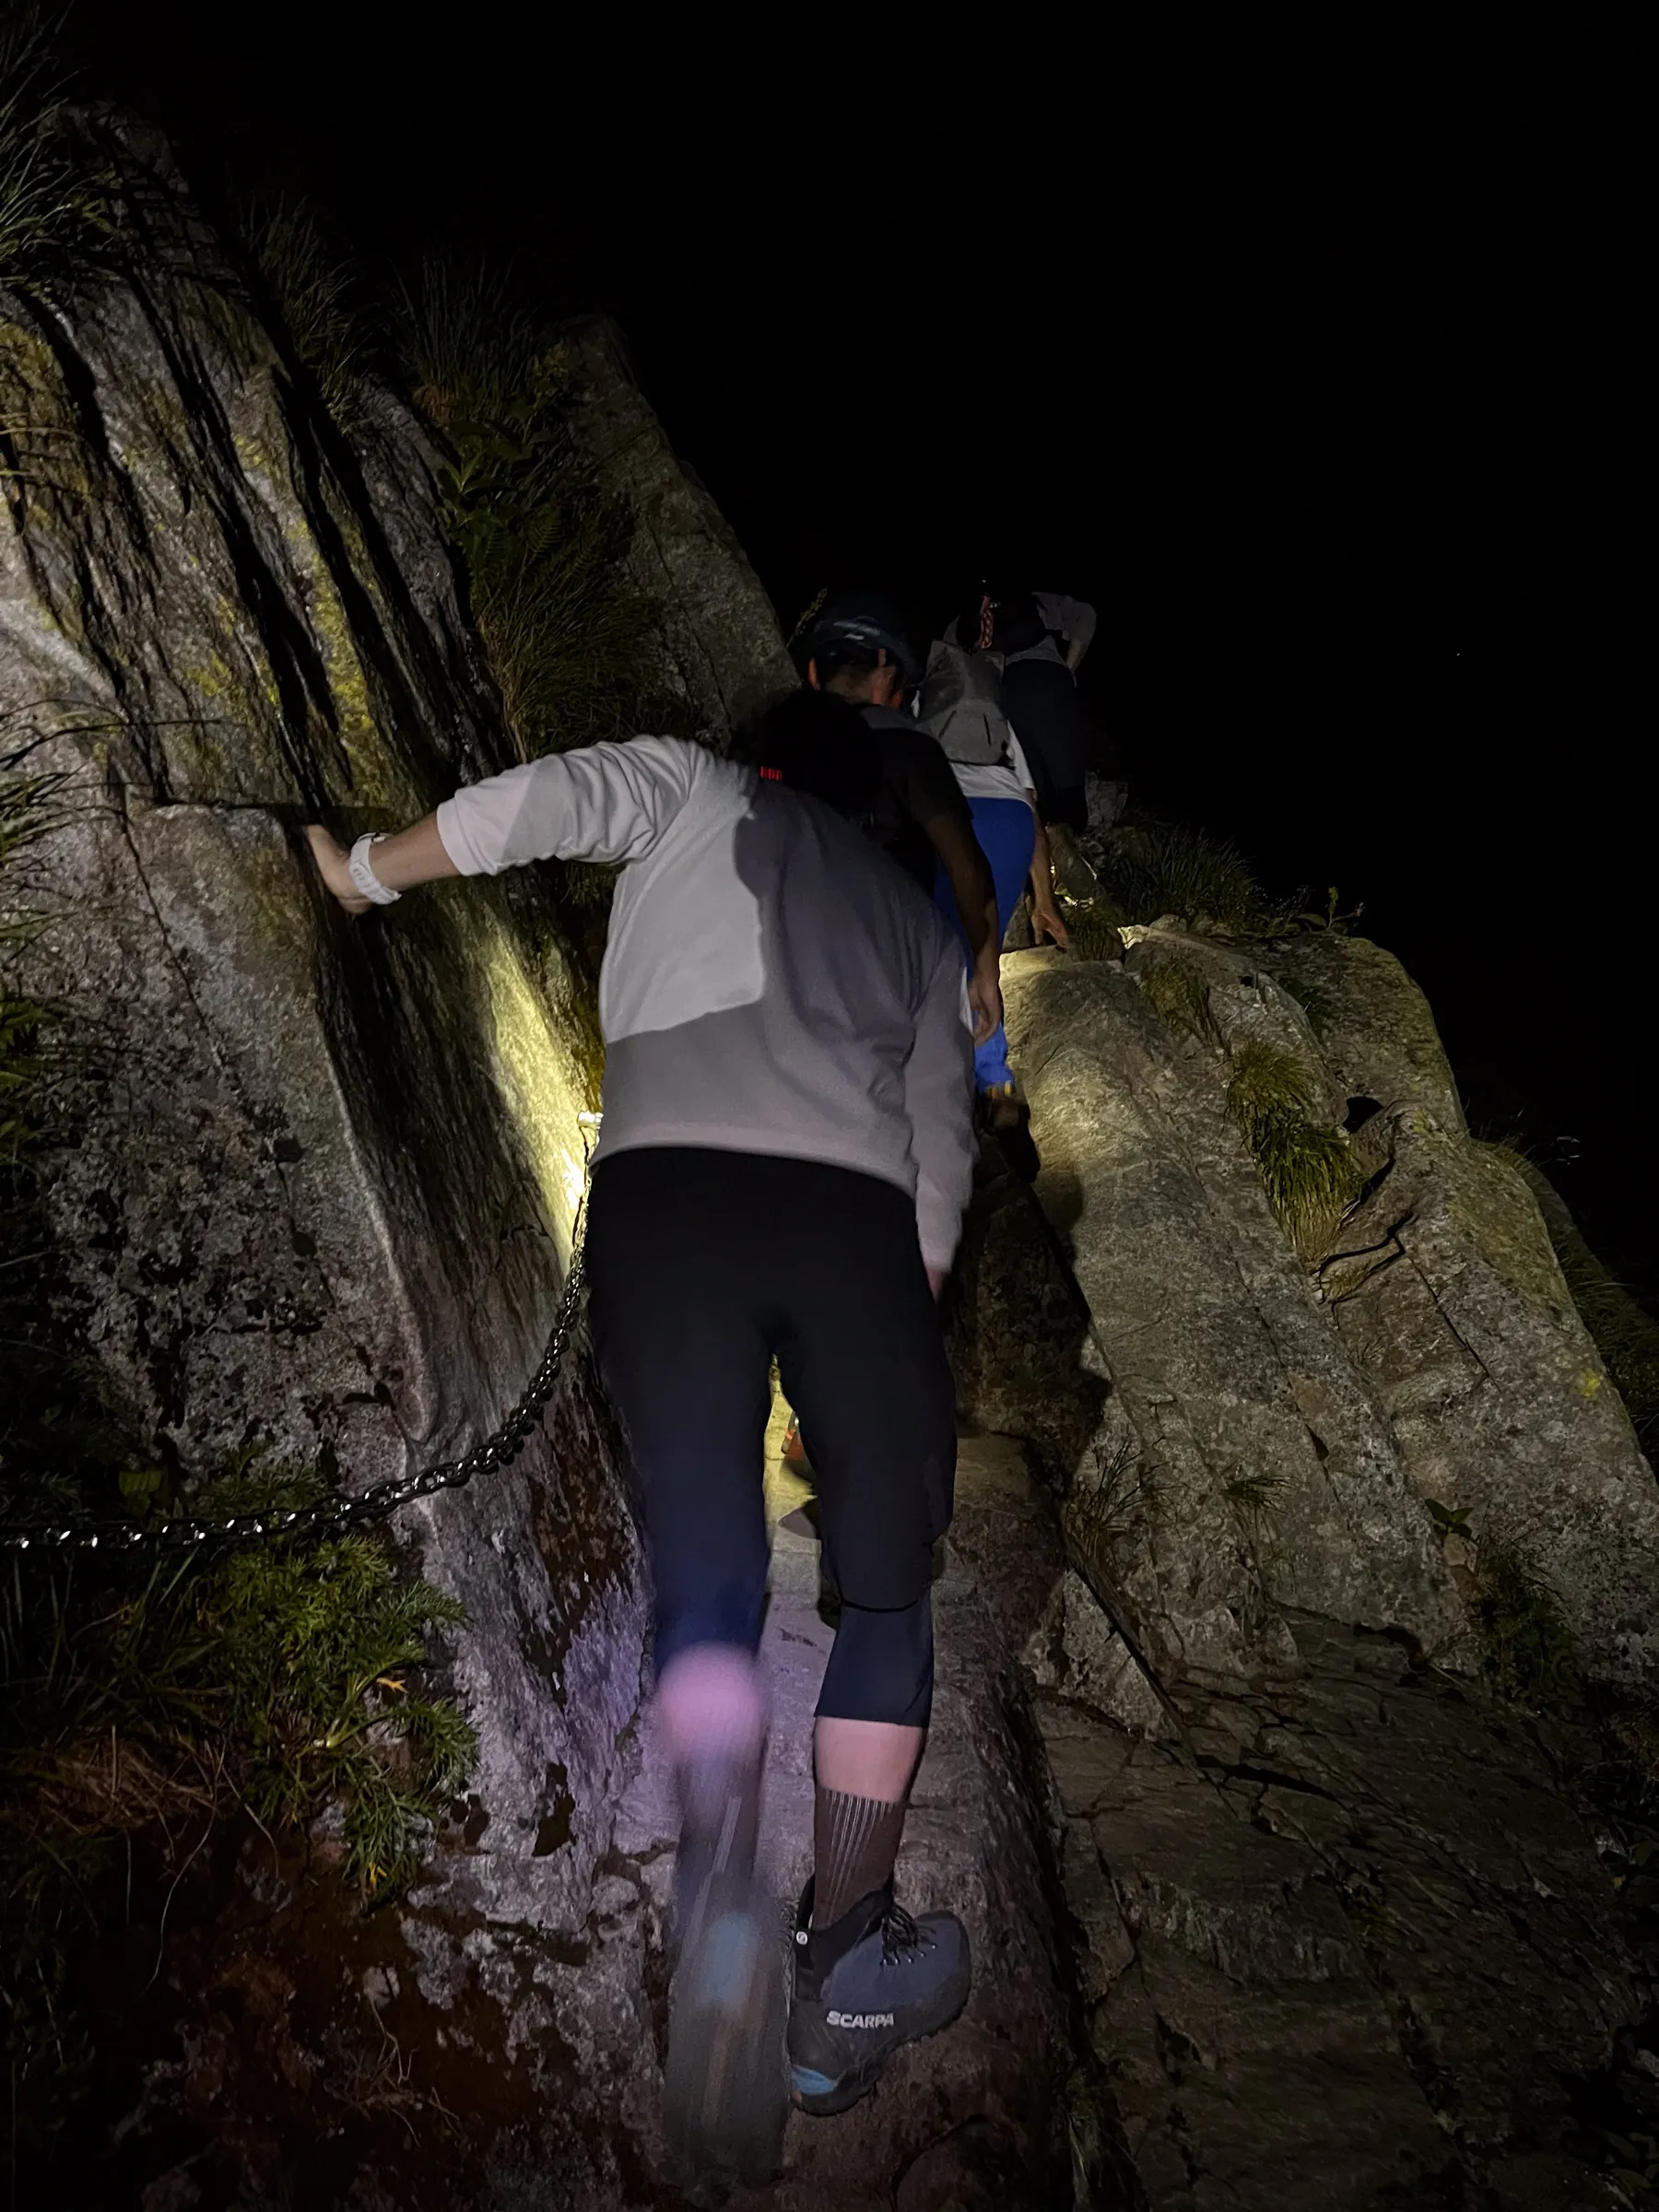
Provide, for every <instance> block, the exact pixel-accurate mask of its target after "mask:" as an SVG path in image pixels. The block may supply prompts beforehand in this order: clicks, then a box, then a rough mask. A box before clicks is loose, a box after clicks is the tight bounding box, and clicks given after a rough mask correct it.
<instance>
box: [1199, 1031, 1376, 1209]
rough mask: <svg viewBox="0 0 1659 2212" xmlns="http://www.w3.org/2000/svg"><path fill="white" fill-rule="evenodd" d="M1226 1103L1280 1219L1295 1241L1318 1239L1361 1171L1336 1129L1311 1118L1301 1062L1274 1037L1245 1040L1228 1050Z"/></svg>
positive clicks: (1349, 1197) (1355, 1190) (1348, 1199)
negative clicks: (1271, 1041)
mask: <svg viewBox="0 0 1659 2212" xmlns="http://www.w3.org/2000/svg"><path fill="white" fill-rule="evenodd" d="M1227 1104H1228V1111H1229V1112H1230V1113H1231V1115H1232V1117H1233V1119H1234V1120H1235V1121H1236V1122H1237V1123H1238V1124H1239V1127H1240V1128H1241V1130H1242V1132H1243V1134H1244V1141H1245V1143H1246V1144H1247V1145H1248V1146H1249V1147H1250V1149H1251V1151H1252V1152H1253V1154H1254V1155H1255V1163H1256V1166H1257V1168H1258V1169H1259V1170H1260V1171H1261V1177H1262V1181H1263V1182H1264V1184H1265V1186H1266V1191H1267V1198H1268V1202H1269V1204H1270V1205H1271V1206H1272V1207H1273V1210H1274V1212H1275V1214H1276V1215H1277V1217H1278V1219H1279V1222H1280V1224H1281V1226H1282V1227H1283V1228H1284V1229H1285V1230H1287V1231H1288V1233H1289V1235H1291V1236H1292V1237H1294V1238H1295V1240H1296V1241H1297V1243H1298V1244H1299V1245H1303V1246H1312V1245H1315V1244H1317V1243H1318V1242H1319V1241H1321V1240H1322V1239H1323V1238H1324V1237H1326V1236H1328V1235H1329V1234H1330V1232H1331V1230H1333V1229H1335V1225H1336V1223H1337V1222H1338V1221H1339V1220H1340V1219H1341V1218H1342V1213H1343V1209H1344V1208H1345V1207H1346V1206H1348V1205H1350V1204H1351V1203H1352V1201H1353V1200H1354V1199H1355V1198H1356V1197H1357V1196H1358V1195H1359V1188H1360V1184H1361V1182H1362V1180H1363V1179H1362V1177H1361V1176H1360V1173H1359V1166H1358V1164H1357V1163H1356V1161H1355V1159H1354V1158H1353V1155H1352V1154H1351V1153H1350V1152H1349V1150H1348V1147H1347V1139H1346V1138H1345V1137H1344V1136H1343V1135H1342V1133H1341V1131H1340V1130H1338V1129H1330V1128H1326V1127H1324V1125H1322V1124H1320V1123H1318V1122H1316V1121H1314V1120H1313V1118H1312V1113H1313V1087H1312V1083H1311V1082H1310V1080H1309V1078H1308V1076H1307V1073H1306V1071H1305V1069H1303V1067H1302V1066H1301V1065H1300V1063H1299V1062H1298V1061H1297V1060H1296V1059H1294V1058H1293V1057H1292V1055H1291V1054H1290V1053H1286V1052H1281V1051H1280V1050H1279V1049H1278V1048H1277V1046H1276V1045H1271V1044H1265V1043H1263V1042H1261V1041H1259V1040H1256V1039H1250V1040H1247V1041H1245V1042H1243V1043H1241V1044H1240V1045H1239V1046H1238V1047H1237V1048H1236V1049H1235V1050H1234V1052H1233V1054H1232V1066H1231V1071H1230V1075H1229V1077H1228V1083H1227Z"/></svg>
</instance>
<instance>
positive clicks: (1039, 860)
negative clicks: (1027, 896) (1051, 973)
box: [1026, 791, 1070, 945]
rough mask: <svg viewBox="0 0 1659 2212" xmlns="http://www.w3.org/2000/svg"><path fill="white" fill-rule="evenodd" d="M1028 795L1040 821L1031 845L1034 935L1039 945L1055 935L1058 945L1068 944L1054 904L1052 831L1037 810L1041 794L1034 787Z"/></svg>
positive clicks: (1034, 814) (1032, 816)
mask: <svg viewBox="0 0 1659 2212" xmlns="http://www.w3.org/2000/svg"><path fill="white" fill-rule="evenodd" d="M1026 796H1027V797H1028V798H1029V799H1030V802H1031V818H1032V820H1033V821H1034V822H1035V823H1036V825H1037V835H1036V838H1035V839H1034V841H1033V842H1032V845H1031V935H1032V938H1033V939H1034V940H1035V942H1036V943H1037V944H1039V945H1041V942H1042V940H1043V938H1044V937H1053V940H1054V942H1055V944H1056V945H1065V944H1067V943H1069V942H1070V940H1069V938H1068V937H1067V935H1066V934H1065V923H1064V922H1062V921H1061V919H1060V910H1059V909H1058V907H1056V906H1055V904H1054V864H1053V860H1052V859H1051V858H1050V857H1049V841H1048V831H1047V830H1045V829H1044V828H1043V826H1042V819H1041V816H1040V815H1039V814H1038V812H1037V794H1036V793H1035V792H1034V791H1030V792H1028V793H1027V794H1026Z"/></svg>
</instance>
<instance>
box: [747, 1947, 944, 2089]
mask: <svg viewBox="0 0 1659 2212" xmlns="http://www.w3.org/2000/svg"><path fill="white" fill-rule="evenodd" d="M972 1987H973V1972H972V1969H971V1967H968V1968H965V1969H964V1971H963V1974H962V1986H961V1990H960V1993H959V1994H958V1996H957V1998H956V2001H955V2003H954V2004H953V2005H952V2006H951V2008H950V2010H949V2011H948V2012H947V2014H946V2015H945V2017H944V2018H943V2019H942V2020H938V2021H935V2024H934V2026H933V2027H931V2028H924V2030H923V2031H922V2033H921V2034H920V2035H907V2036H906V2037H905V2039H904V2041H903V2042H901V2043H896V2044H895V2045H894V2046H893V2048H892V2049H891V2050H890V2051H884V2052H883V2053H882V2054H881V2056H880V2057H879V2058H878V2059H877V2060H876V2062H875V2063H874V2065H870V2066H868V2067H863V2066H861V2067H858V2068H856V2069H855V2070H854V2071H853V2073H851V2074H843V2075H842V2076H841V2079H840V2080H839V2081H838V2082H837V2083H836V2085H835V2087H834V2088H832V2089H821V2090H817V2091H809V2090H805V2089H802V2088H799V2087H798V2086H794V2084H793V2080H792V2088H791V2096H792V2098H793V2100H794V2106H795V2110H796V2111H797V2112H806V2113H807V2114H809V2115H810V2116H811V2118H813V2119H815V2120H830V2119H833V2118H834V2116H835V2114H836V2113H837V2112H851V2111H852V2109H853V2106H854V2105H855V2104H858V2103H860V2102H861V2101H862V2100H864V2099H865V2097H867V2096H868V2095H869V2093H870V2091H871V2090H872V2089H873V2088H875V2087H876V2085H877V2082H878V2081H879V2080H880V2079H881V2077H882V2076H883V2075H884V2074H885V2073H886V2072H887V2069H888V2066H889V2065H891V2064H892V2062H893V2060H894V2059H895V2058H897V2057H898V2055H899V2053H900V2051H908V2050H909V2049H910V2047H911V2045H912V2043H925V2042H926V2041H928V2040H929V2039H930V2038H931V2037H933V2036H935V2035H943V2034H944V2032H945V2030H946V2029H947V2028H950V2027H954V2026H955V2024H956V2022H957V2021H958V2020H959V2018H961V2015H962V2007H963V2006H965V2005H966V2004H967V2002H968V1998H969V1995H970V1994H971V1990H972Z"/></svg>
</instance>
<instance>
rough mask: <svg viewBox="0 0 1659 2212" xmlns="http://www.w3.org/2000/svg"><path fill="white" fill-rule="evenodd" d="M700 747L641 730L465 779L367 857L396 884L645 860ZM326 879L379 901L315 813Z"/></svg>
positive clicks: (343, 893) (348, 903)
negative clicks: (624, 738)
mask: <svg viewBox="0 0 1659 2212" xmlns="http://www.w3.org/2000/svg"><path fill="white" fill-rule="evenodd" d="M697 761H698V749H697V747H694V746H688V745H685V744H682V743H681V741H680V740H679V739H677V738H673V737H636V738H634V739H632V740H630V741H629V742H628V743H626V744H620V745H591V746H583V747H581V748H580V750H578V751H576V752H571V753H554V754H549V755H548V756H547V758H546V759H541V760H532V761H529V762H527V763H526V764H525V765H524V767H523V768H510V769H509V770H508V771H506V773H505V774H504V775H500V776H489V777H487V778H486V779H485V780H484V782H481V783H468V784H464V785H463V786H462V788H461V789H460V790H459V791H458V792H456V794H454V796H453V798H450V799H445V801H444V802H443V804H442V806H440V807H438V808H437V810H436V811H435V812H434V813H431V814H429V815H427V816H425V817H424V818H423V819H421V820H420V821H418V822H417V823H415V825H414V826H413V827H412V828H411V829H408V830H399V831H398V833H397V835H396V836H395V837H384V838H380V839H378V840H377V841H375V843H373V844H372V845H371V846H370V848H369V853H368V860H369V866H370V869H371V873H372V874H373V876H374V877H375V879H376V881H377V882H379V883H381V884H382V885H383V886H384V888H386V889H387V890H388V891H396V892H400V893H401V892H403V891H406V890H412V889H413V888H415V886H416V885H417V884H421V883H432V882H435V881H437V880H438V878H439V877H444V876H494V875H496V874H498V873H499V872H500V870H501V869H502V868H515V867H522V866H523V865H524V863H525V862H527V861H532V860H549V859H552V858H554V857H555V856H558V857H559V858H562V859H566V860H609V861H618V860H637V859H639V858H640V857H641V855H642V854H643V853H646V852H648V851H649V850H650V847H651V845H652V844H653V841H655V839H656V838H657V837H658V836H659V835H660V834H661V832H662V831H663V830H665V828H666V827H667V825H668V823H669V822H671V821H672V820H673V819H674V817H675V816H676V814H677V813H678V811H679V809H680V807H681V806H683V805H684V803H685V800H686V797H687V794H688V792H689V790H690V786H691V779H692V777H693V776H694V775H695V773H696V771H697ZM306 835H307V837H308V838H309V839H310V840H311V848H312V854H313V856H314V858H315V860H316V863H317V868H318V872H319V873H320V874H321V876H322V877H323V881H324V884H325V885H326V886H327V888H328V889H329V890H331V891H332V892H333V893H334V895H335V898H336V899H337V900H339V902H340V904H341V905H342V906H343V907H344V908H345V909H346V911H347V913H350V914H363V913H367V912H368V911H369V907H370V904H371V901H370V900H367V899H365V898H364V897H363V895H362V893H361V892H360V891H359V889H358V888H357V886H356V884H355V883H353V881H352V879H351V876H350V873H349V871H348V868H347V852H346V849H345V847H344V846H342V845H340V844H339V843H338V842H337V841H335V839H334V838H333V837H331V836H330V835H329V833H328V831H327V830H324V829H323V828H322V827H320V825H318V824H317V823H314V822H313V823H312V824H311V825H310V826H309V827H308V829H307V830H306Z"/></svg>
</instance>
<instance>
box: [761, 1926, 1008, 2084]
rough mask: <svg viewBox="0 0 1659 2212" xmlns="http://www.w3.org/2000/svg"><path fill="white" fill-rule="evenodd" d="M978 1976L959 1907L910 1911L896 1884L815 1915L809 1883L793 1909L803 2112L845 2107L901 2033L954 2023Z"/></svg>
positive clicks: (795, 2049) (797, 2067)
mask: <svg viewBox="0 0 1659 2212" xmlns="http://www.w3.org/2000/svg"><path fill="white" fill-rule="evenodd" d="M971 1979H972V1975H971V1966H970V1960H969V1956H968V1931H967V1929H966V1928H964V1927H963V1925H962V1924H961V1922H960V1921H959V1920H958V1919H957V1917H956V1915H955V1914H954V1913H953V1912H924V1913H923V1914H922V1916H921V1918H920V1919H919V1920H912V1918H911V1916H910V1914H909V1913H908V1912H906V1911H905V1910H904V1908H903V1906H902V1905H897V1904H895V1903H894V1902H893V1885H892V1883H891V1882H888V1885H887V1887H886V1888H882V1889H877V1890H873V1891H872V1892H871V1894H870V1895H869V1896H868V1897H865V1898H861V1899H860V1900H859V1901H858V1903H857V1904H855V1905H854V1906H853V1909H852V1911H851V1912H843V1913H842V1915H841V1918H840V1920H838V1921H837V1922H836V1923H835V1924H834V1925H833V1926H832V1927H828V1928H815V1927H814V1926H813V1925H812V1884H811V1883H810V1882H808V1883H807V1885H806V1894H805V1895H804V1896H803V1897H802V1899H801V1902H800V1906H799V1909H798V1910H797V1912H796V1914H795V1936H794V1998H793V2000H792V2002H791V2004H790V2007H789V2061H790V2072H791V2079H792V2083H793V2086H794V2100H795V2102H796V2103H797V2104H798V2105H799V2106H800V2108H801V2110H802V2111H803V2112H816V2113H819V2114H823V2113H829V2112H845V2111H846V2110H847V2108H848V2107H849V2106H850V2105H853V2104H856V2103H857V2102H858V2100H859V2099H860V2098H861V2097H864V2096H865V2095H867V2094H868V2092H869V2091H870V2090H871V2089H873V2088H875V2087H876V2084H877V2081H878V2080H879V2079H880V2078H881V2072H882V2069H883V2067H884V2066H885V2065H887V2062H888V2059H889V2058H891V2057H892V2055H893V2053H894V2052H895V2051H897V2050H898V2049H899V2048H900V2045H902V2044H904V2043H914V2042H919V2041H921V2040H922V2038H923V2037H924V2036H926V2035H935V2034H936V2033H937V2032H938V2030H940V2029H941V2028H948V2027H949V2025H950V2023H951V2021H952V2020H954V2019H955V2018H956V2017H957V2015H958V2013H959V2012H960V2011H961V2009H962V2006H964V2005H965V2004H966V2003H967V2001H968V1987H969V1983H970V1982H971Z"/></svg>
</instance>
